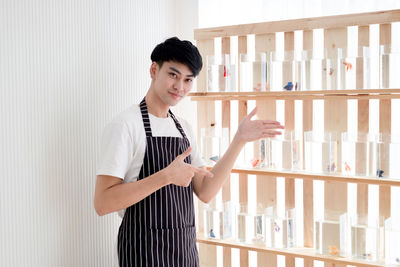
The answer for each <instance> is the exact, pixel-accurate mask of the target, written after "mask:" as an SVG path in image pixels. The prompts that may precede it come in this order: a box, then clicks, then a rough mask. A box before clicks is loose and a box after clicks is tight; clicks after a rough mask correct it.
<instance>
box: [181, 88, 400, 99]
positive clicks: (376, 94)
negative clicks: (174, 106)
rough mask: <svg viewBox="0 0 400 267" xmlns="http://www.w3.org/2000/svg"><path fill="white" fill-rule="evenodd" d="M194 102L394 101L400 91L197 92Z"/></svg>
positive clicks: (191, 95)
mask: <svg viewBox="0 0 400 267" xmlns="http://www.w3.org/2000/svg"><path fill="white" fill-rule="evenodd" d="M189 96H190V97H191V100H193V101H214V100H256V99H257V100H260V99H263V98H275V99H293V98H295V99H324V98H327V97H329V98H330V97H344V98H352V99H360V98H362V99H370V98H374V99H392V98H400V89H398V88H393V89H359V90H317V91H311V90H310V91H268V92H207V93H205V92H196V93H190V94H189Z"/></svg>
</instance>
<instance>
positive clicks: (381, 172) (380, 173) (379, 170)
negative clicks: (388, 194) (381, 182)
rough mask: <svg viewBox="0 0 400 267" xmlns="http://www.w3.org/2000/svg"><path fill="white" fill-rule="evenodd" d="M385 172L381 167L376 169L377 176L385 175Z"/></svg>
mask: <svg viewBox="0 0 400 267" xmlns="http://www.w3.org/2000/svg"><path fill="white" fill-rule="evenodd" d="M383 173H384V171H383V170H381V169H378V170H376V176H378V177H379V178H382V177H383Z"/></svg>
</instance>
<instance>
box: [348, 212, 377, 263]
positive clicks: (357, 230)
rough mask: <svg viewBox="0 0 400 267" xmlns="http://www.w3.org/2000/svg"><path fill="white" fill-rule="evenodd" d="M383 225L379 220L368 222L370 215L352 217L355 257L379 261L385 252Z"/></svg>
mask: <svg viewBox="0 0 400 267" xmlns="http://www.w3.org/2000/svg"><path fill="white" fill-rule="evenodd" d="M383 233H384V232H383V227H380V226H379V220H375V221H373V222H372V223H369V222H368V216H356V217H354V218H351V255H352V257H353V258H358V259H364V260H370V261H377V260H380V259H381V256H382V252H383V242H382V240H383V238H384V236H383Z"/></svg>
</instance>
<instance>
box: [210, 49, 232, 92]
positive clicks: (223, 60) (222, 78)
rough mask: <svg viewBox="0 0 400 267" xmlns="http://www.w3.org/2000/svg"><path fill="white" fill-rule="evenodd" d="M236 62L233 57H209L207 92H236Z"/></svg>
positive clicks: (224, 55)
mask: <svg viewBox="0 0 400 267" xmlns="http://www.w3.org/2000/svg"><path fill="white" fill-rule="evenodd" d="M235 91H237V88H236V60H235V58H234V57H233V56H231V55H228V54H223V55H220V56H216V55H209V56H207V92H235Z"/></svg>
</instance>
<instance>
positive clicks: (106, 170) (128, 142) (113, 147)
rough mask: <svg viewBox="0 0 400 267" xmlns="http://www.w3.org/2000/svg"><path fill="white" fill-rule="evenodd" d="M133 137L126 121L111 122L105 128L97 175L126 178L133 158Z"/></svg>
mask: <svg viewBox="0 0 400 267" xmlns="http://www.w3.org/2000/svg"><path fill="white" fill-rule="evenodd" d="M132 143H133V142H132V137H131V135H130V133H129V130H128V127H127V125H126V124H125V123H124V122H111V123H109V124H108V125H107V126H106V127H105V128H104V130H103V133H102V137H101V141H100V154H99V158H98V163H97V170H96V175H110V176H115V177H118V178H121V179H124V177H125V175H126V172H127V170H128V167H129V162H130V161H131V159H132V155H133V154H132V149H133V144H132Z"/></svg>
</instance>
